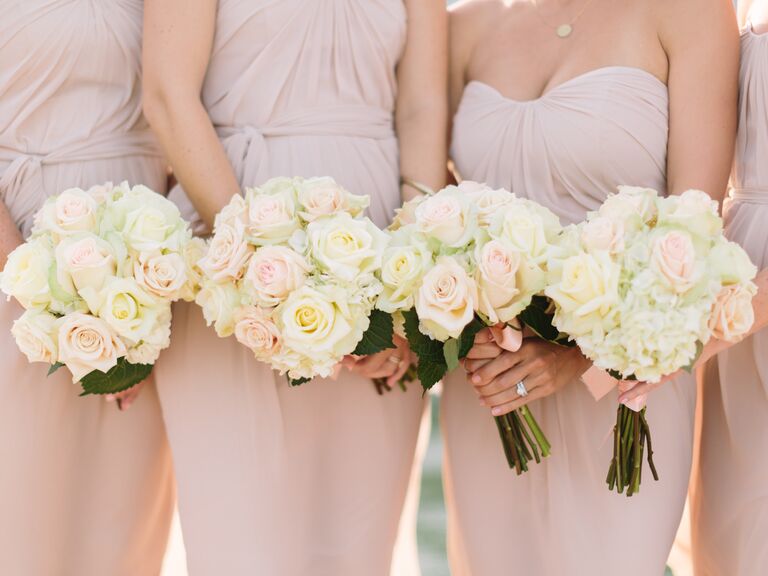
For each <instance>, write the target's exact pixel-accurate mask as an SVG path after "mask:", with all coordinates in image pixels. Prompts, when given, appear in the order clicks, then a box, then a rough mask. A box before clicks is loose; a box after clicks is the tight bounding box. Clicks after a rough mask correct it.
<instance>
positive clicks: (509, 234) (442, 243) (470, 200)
mask: <svg viewBox="0 0 768 576" xmlns="http://www.w3.org/2000/svg"><path fill="white" fill-rule="evenodd" d="M560 230H561V227H560V222H559V221H558V219H557V217H556V216H555V215H554V214H552V212H550V211H549V210H547V209H546V208H543V207H542V206H540V205H538V204H536V203H535V202H532V201H530V200H525V199H521V198H517V197H516V196H515V195H514V194H512V193H510V192H508V191H506V190H494V189H492V188H489V187H488V186H486V185H483V184H477V183H475V182H468V181H467V182H462V183H461V184H460V185H458V186H449V187H447V188H445V189H443V190H441V191H439V192H437V193H436V194H434V195H431V196H426V197H420V198H417V199H415V200H413V201H411V202H408V203H406V204H405V205H404V206H403V208H401V209H400V211H399V212H398V214H397V217H396V218H395V221H394V222H393V224H392V226H391V227H390V229H389V235H390V243H389V247H388V248H387V249H386V251H385V252H384V258H383V263H382V267H381V275H380V278H381V282H382V284H383V291H382V293H381V296H380V297H379V299H378V303H377V307H378V308H379V309H380V310H382V311H384V312H388V313H390V314H394V315H395V318H396V325H397V326H399V327H400V329H401V330H402V331H404V333H405V336H406V337H407V339H408V342H409V344H410V346H411V350H413V352H414V353H415V354H416V355H417V356H418V359H419V363H418V370H417V374H418V377H419V379H420V381H421V384H422V386H423V387H424V388H425V389H429V388H431V387H432V386H433V385H434V384H435V383H437V382H438V381H439V380H440V379H441V378H443V376H444V375H445V374H446V373H447V372H448V371H450V370H453V369H455V368H456V367H457V366H458V365H459V361H460V360H461V359H462V358H464V357H465V356H466V355H467V353H468V352H469V350H470V349H471V348H472V345H473V343H474V339H475V335H476V334H477V333H478V332H479V331H480V330H482V329H483V328H485V327H494V329H495V330H496V331H499V332H500V331H501V330H508V331H509V330H516V331H517V332H518V336H520V334H519V332H520V330H521V329H522V327H521V322H522V323H525V324H529V325H531V324H533V326H532V327H533V328H534V329H535V330H536V331H537V332H540V330H542V327H541V326H538V323H539V322H538V321H537V319H542V318H543V319H544V320H543V321H544V322H548V319H546V318H545V317H544V315H543V314H538V313H537V314H533V313H531V312H532V311H534V310H535V309H536V308H537V306H536V305H535V304H534V302H535V300H534V298H535V297H536V295H538V294H540V293H541V292H542V291H543V290H544V288H545V286H546V278H547V270H546V264H547V253H548V251H549V249H550V247H551V246H552V244H553V243H554V242H555V241H556V239H557V237H558V235H559V233H560ZM548 327H549V328H550V330H551V325H549V326H548ZM496 422H497V425H498V428H499V433H500V435H501V439H502V444H503V446H504V451H505V454H506V457H507V461H508V463H509V465H510V467H512V468H515V470H516V471H517V473H518V474H520V473H522V472H523V471H526V470H527V469H528V462H529V461H530V460H532V459H535V460H536V461H537V462H538V461H540V458H541V456H548V455H549V453H550V445H549V442H548V441H547V439H546V437H545V436H544V434H543V432H542V431H541V429H540V428H539V426H538V424H537V423H536V420H535V419H534V417H533V415H532V414H531V412H530V411H529V410H528V408H527V407H523V408H520V409H519V410H518V411H515V412H513V413H511V414H507V415H505V416H500V417H497V418H496Z"/></svg>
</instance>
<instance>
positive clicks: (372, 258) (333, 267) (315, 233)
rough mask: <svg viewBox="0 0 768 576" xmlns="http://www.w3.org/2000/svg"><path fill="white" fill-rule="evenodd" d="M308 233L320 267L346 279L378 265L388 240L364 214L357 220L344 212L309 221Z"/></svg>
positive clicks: (379, 265) (313, 255)
mask: <svg viewBox="0 0 768 576" xmlns="http://www.w3.org/2000/svg"><path fill="white" fill-rule="evenodd" d="M307 237H308V239H309V245H310V251H311V254H312V257H313V258H314V260H315V261H316V262H317V263H318V265H319V267H320V269H321V270H322V271H324V272H327V273H329V274H332V275H334V276H336V277H338V278H341V279H342V280H347V281H352V280H354V279H355V277H356V276H358V275H359V274H362V273H366V272H373V271H375V270H377V269H378V268H379V267H381V258H382V254H383V251H384V248H385V247H386V246H387V242H388V241H389V239H388V236H387V235H386V234H385V233H384V232H382V231H381V230H379V229H378V228H377V227H376V225H375V224H373V222H371V221H370V220H368V219H367V218H363V219H359V220H356V219H354V218H352V216H350V215H349V214H346V213H344V212H342V213H340V214H336V215H335V216H331V217H328V218H323V219H322V220H317V221H315V222H312V223H310V224H309V225H308V226H307Z"/></svg>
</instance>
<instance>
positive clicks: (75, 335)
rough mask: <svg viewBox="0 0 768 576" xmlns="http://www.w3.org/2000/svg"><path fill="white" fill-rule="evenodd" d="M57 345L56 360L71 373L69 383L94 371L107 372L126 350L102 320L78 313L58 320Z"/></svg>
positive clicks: (77, 380) (115, 334)
mask: <svg viewBox="0 0 768 576" xmlns="http://www.w3.org/2000/svg"><path fill="white" fill-rule="evenodd" d="M58 345H59V362H61V363H63V364H64V365H66V367H67V368H68V369H69V371H70V372H71V373H72V382H79V381H80V380H81V379H82V378H83V377H84V376H86V375H87V374H90V373H91V372H93V371H94V370H99V371H101V372H104V373H106V372H109V370H111V369H112V368H113V367H114V366H115V365H116V364H117V360H118V358H120V357H122V356H125V352H126V350H125V344H124V343H123V342H122V340H120V338H119V336H118V335H117V333H116V332H115V331H114V330H112V328H111V327H110V326H109V325H108V324H107V323H106V322H104V321H103V320H101V319H100V318H96V317H94V316H90V315H88V314H81V313H79V312H75V313H74V314H69V315H68V316H64V317H63V318H62V319H61V321H60V324H59V334H58Z"/></svg>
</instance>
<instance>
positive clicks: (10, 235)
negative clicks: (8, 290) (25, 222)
mask: <svg viewBox="0 0 768 576" xmlns="http://www.w3.org/2000/svg"><path fill="white" fill-rule="evenodd" d="M23 240H24V239H23V238H22V237H21V232H19V229H18V228H17V227H16V223H15V222H14V221H13V218H11V213H10V212H8V208H7V207H6V205H5V203H4V202H2V201H0V270H2V269H3V267H4V266H5V261H6V260H7V259H8V254H10V253H11V252H12V251H13V250H14V248H16V247H17V246H18V245H19V244H21V243H22V242H23Z"/></svg>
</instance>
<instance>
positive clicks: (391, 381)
mask: <svg viewBox="0 0 768 576" xmlns="http://www.w3.org/2000/svg"><path fill="white" fill-rule="evenodd" d="M410 365H411V358H410V354H409V355H407V356H406V357H405V358H403V359H402V360H400V365H399V366H398V367H397V370H396V371H395V373H394V374H392V376H390V377H389V378H387V384H388V385H389V387H390V388H394V387H395V386H396V385H397V384H398V382H400V380H402V379H403V376H405V373H406V372H408V368H409V367H410Z"/></svg>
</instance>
